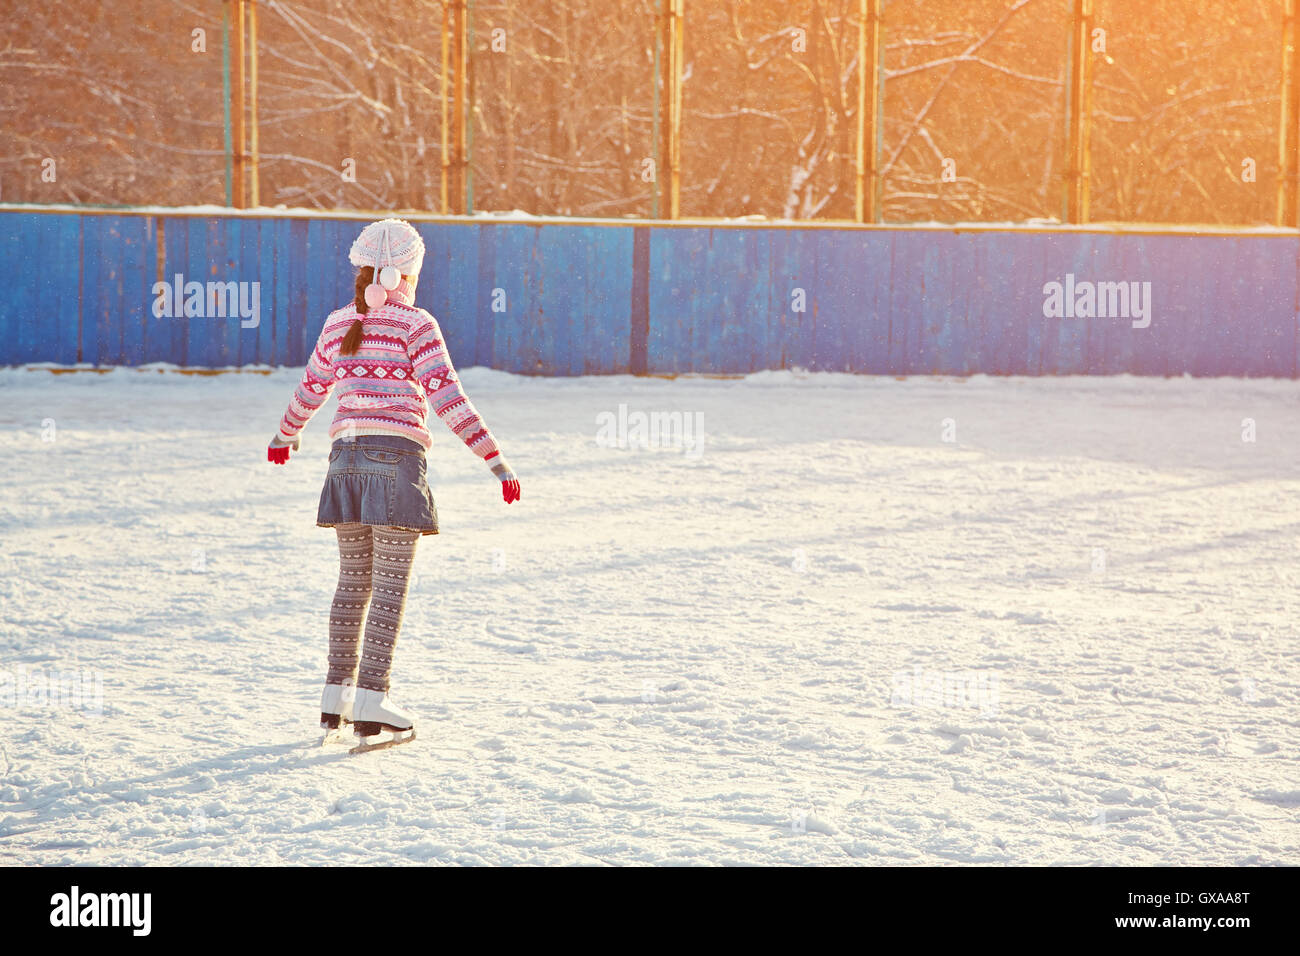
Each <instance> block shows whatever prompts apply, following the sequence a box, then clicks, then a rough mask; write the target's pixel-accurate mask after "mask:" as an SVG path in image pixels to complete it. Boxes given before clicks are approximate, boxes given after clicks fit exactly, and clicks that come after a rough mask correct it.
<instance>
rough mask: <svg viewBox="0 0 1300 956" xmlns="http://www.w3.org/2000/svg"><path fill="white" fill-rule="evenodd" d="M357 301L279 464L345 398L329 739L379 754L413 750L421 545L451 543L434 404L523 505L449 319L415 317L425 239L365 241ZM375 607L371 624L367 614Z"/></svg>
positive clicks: (334, 332)
mask: <svg viewBox="0 0 1300 956" xmlns="http://www.w3.org/2000/svg"><path fill="white" fill-rule="evenodd" d="M348 258H349V260H350V261H351V263H352V264H353V265H354V266H357V267H358V272H357V280H356V299H355V301H354V302H352V303H351V304H349V305H347V306H345V307H344V308H341V309H339V310H337V311H335V312H332V313H330V315H329V317H328V318H327V319H326V320H325V327H324V328H323V329H321V333H320V338H319V339H318V340H317V342H316V347H315V349H313V351H312V354H311V358H310V360H309V361H308V362H307V368H306V370H305V371H304V372H303V375H302V380H301V381H300V382H299V383H298V387H297V389H295V391H294V393H293V397H292V398H291V399H290V400H289V408H288V410H287V411H286V412H285V414H284V418H283V419H282V420H281V422H280V430H279V432H278V433H277V434H276V436H275V437H274V438H272V439H271V444H270V446H269V447H268V448H267V459H268V460H269V461H271V462H274V463H275V464H278V465H282V464H284V463H285V462H287V461H288V460H289V450H290V449H293V450H294V451H297V450H298V448H299V440H300V439H299V434H300V432H301V431H302V429H303V427H304V426H305V425H306V424H307V422H308V421H309V420H310V419H311V417H312V415H314V414H315V413H316V411H317V410H319V409H320V407H321V406H322V405H323V404H325V400H326V399H327V398H328V397H329V394H330V392H331V391H332V390H334V389H335V388H336V387H337V389H338V396H339V403H338V411H337V412H336V413H335V415H334V421H333V422H332V423H331V424H330V430H329V434H330V438H332V439H334V442H333V445H332V446H331V448H330V462H329V472H328V474H327V475H326V478H325V487H324V488H323V489H321V496H320V505H319V507H318V509H317V513H316V524H317V525H319V526H320V527H323V528H333V529H334V530H335V533H336V535H337V536H338V543H339V580H338V588H337V590H336V591H335V593H334V601H333V604H332V605H331V607H330V623H329V671H328V674H327V675H326V678H325V690H324V693H323V694H322V695H321V707H320V709H321V727H322V728H323V729H324V730H325V732H326V735H327V737H328V735H330V734H331V733H332V732H335V731H337V730H339V729H340V727H341V725H342V724H347V723H351V724H352V726H353V730H354V732H355V733H356V735H357V736H358V737H360V738H361V742H360V745H359V746H358V748H357V749H369V748H370V746H372V745H369V744H367V742H366V741H367V738H370V737H374V736H377V735H379V734H380V733H381V732H383V731H388V732H390V733H392V734H393V737H392V738H391V739H390V740H388V741H386V742H381V743H379V744H375V745H373V746H385V745H388V744H391V743H402V742H405V741H406V740H410V739H413V738H414V736H415V725H414V722H413V721H412V719H411V715H410V714H409V713H407V712H406V711H405V710H403V709H402V708H401V707H398V706H397V705H396V704H394V703H393V702H392V701H391V700H390V699H389V697H388V689H389V676H390V674H391V671H392V666H393V650H394V648H395V646H396V644H397V637H398V633H399V631H400V629H401V626H402V613H403V610H404V607H405V604H406V588H407V582H408V581H409V579H410V574H411V563H412V561H413V559H414V557H415V546H416V543H417V542H418V541H419V539H420V537H421V536H422V535H426V534H437V533H438V512H437V509H436V508H435V506H434V502H433V495H432V494H431V492H430V491H429V485H428V482H427V478H426V466H425V451H426V450H427V449H428V448H429V446H430V445H431V444H432V436H431V435H430V434H429V430H428V428H427V427H426V424H425V420H426V417H427V414H428V409H429V405H432V406H433V410H434V413H435V414H436V415H437V416H438V417H439V418H440V419H442V421H443V422H444V423H445V424H446V425H447V427H448V428H450V429H451V430H452V431H453V432H454V433H455V434H456V435H457V436H458V437H459V438H460V439H461V440H462V441H463V442H464V443H465V444H466V445H468V446H469V448H470V450H471V451H473V452H474V454H476V455H478V456H479V457H480V458H482V459H483V460H484V461H485V462H487V464H488V465H489V466H490V467H491V469H492V472H493V474H495V475H496V476H497V478H498V479H500V481H501V494H502V497H503V498H504V500H505V502H506V504H510V503H511V502H512V501H517V500H518V499H519V497H520V488H519V479H518V478H516V477H515V474H514V472H513V471H511V469H510V466H509V465H508V464H507V463H506V460H505V456H504V455H502V454H501V450H500V448H498V447H497V443H496V440H495V439H494V438H493V437H492V433H491V432H490V431H488V427H487V425H486V424H484V422H483V419H482V418H481V417H480V416H479V414H478V412H477V411H476V410H475V408H474V406H473V405H472V404H471V403H470V400H469V398H468V397H467V396H466V395H465V392H464V390H463V389H462V388H461V384H460V380H459V378H458V377H457V375H456V369H455V368H454V367H453V366H452V363H451V356H450V355H448V354H447V348H446V345H445V344H444V343H443V338H442V331H441V330H440V329H439V328H438V322H437V320H436V319H435V318H434V317H433V316H432V315H430V314H429V313H428V312H426V311H425V310H424V309H419V308H416V307H415V304H414V303H415V288H416V285H417V283H418V282H419V275H420V265H421V263H422V262H423V260H424V242H423V240H422V239H421V238H420V234H419V233H418V232H416V231H415V229H414V228H413V227H412V226H411V225H410V224H409V223H407V222H404V221H403V220H400V219H383V220H380V221H379V222H374V223H371V224H370V225H368V226H366V228H365V229H363V230H362V231H361V235H360V236H358V237H357V240H356V242H354V243H353V244H352V250H351V252H350V253H349V255H348ZM367 607H368V608H369V613H368V614H367Z"/></svg>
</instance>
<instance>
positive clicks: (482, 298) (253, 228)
mask: <svg viewBox="0 0 1300 956" xmlns="http://www.w3.org/2000/svg"><path fill="white" fill-rule="evenodd" d="M416 225H417V228H418V229H419V230H420V232H421V234H422V235H423V237H424V239H425V243H426V246H427V249H428V251H427V255H426V259H425V269H424V272H423V275H422V278H421V282H420V289H419V291H418V293H417V302H418V303H419V304H420V305H422V306H423V307H425V308H427V309H429V311H431V312H432V313H433V314H434V315H435V316H437V318H438V320H439V324H440V325H441V326H442V329H443V333H444V335H445V336H446V339H447V344H448V347H449V349H450V351H451V353H452V355H453V356H454V358H455V360H456V362H457V363H458V364H459V365H461V366H468V365H489V366H492V367H495V368H502V369H506V370H509V371H515V372H523V373H528V374H546V375H581V374H594V373H621V372H627V371H635V372H649V373H652V374H656V373H658V374H673V373H684V372H703V373H744V372H749V371H756V370H760V369H769V368H790V367H796V366H797V367H804V368H811V369H828V370H836V371H852V372H866V373H874V374H892V375H908V374H936V373H937V374H953V375H968V374H973V373H978V372H985V373H990V374H1025V375H1040V374H1047V375H1058V374H1116V373H1132V374H1140V375H1181V374H1184V373H1187V374H1192V375H1241V376H1260V375H1267V376H1280V377H1295V376H1296V374H1297V369H1298V368H1300V365H1298V362H1300V335H1297V316H1298V302H1297V299H1298V295H1297V274H1298V271H1300V238H1298V237H1297V236H1295V235H1294V234H1290V233H1279V234H1273V235H1250V234H1246V233H1238V234H1223V235H1213V236H1209V235H1206V236H1197V235H1191V234H1186V233H1178V234H1175V233H1159V232H1151V233H1139V232H1125V231H1111V232H1107V231H1096V232H1085V231H1067V230H1049V229H1016V228H1008V229H1006V230H1001V229H974V230H972V229H961V228H952V229H933V228H924V229H923V228H914V229H909V228H905V227H894V228H888V229H856V228H814V227H799V226H779V227H774V226H749V225H736V224H727V225H721V224H718V225H714V224H700V223H686V224H680V225H668V224H662V223H621V222H618V223H616V222H610V223H597V222H574V223H567V222H531V221H524V222H513V221H495V222H492V221H488V222H480V221H475V220H460V221H449V220H438V221H421V222H417V223H416ZM361 226H362V223H361V222H360V221H358V220H357V219H354V218H345V219H329V218H319V217H311V218H302V217H298V218H295V217H293V216H292V215H290V216H286V217H275V216H267V217H258V216H220V215H215V216H206V215H188V214H180V213H177V214H165V215H157V214H150V213H143V212H142V213H135V212H131V211H121V212H112V213H98V212H94V213H92V212H86V213H78V212H62V211H60V212H55V211H40V210H27V209H24V210H4V211H0V270H2V271H3V274H4V275H5V276H6V277H7V278H6V283H5V288H4V293H3V295H0V364H21V363H27V362H56V363H72V362H78V361H82V362H89V363H93V364H98V365H115V364H127V365H134V364H140V363H144V362H160V361H161V362H172V363H175V364H178V365H185V366H198V367H223V366H231V365H247V364H272V365H289V366H297V365H301V364H303V363H304V362H305V361H306V358H307V356H308V354H309V352H310V349H311V347H312V345H313V344H314V343H315V340H316V336H317V334H318V333H319V330H320V327H321V325H322V323H323V322H324V320H325V317H326V316H327V315H328V314H329V313H330V312H331V311H333V310H334V309H337V308H339V307H341V306H343V305H345V304H346V303H347V302H349V301H351V299H352V296H353V270H352V268H351V266H350V265H349V264H348V262H347V252H348V249H349V247H350V245H351V243H352V240H353V239H354V238H355V236H356V233H357V232H358V230H359V229H360V228H361ZM178 276H179V277H180V279H179V281H180V283H181V287H180V288H179V290H176V289H173V288H172V285H173V284H174V283H176V282H177V277H178ZM158 282H163V283H165V284H166V285H165V286H164V287H163V288H164V292H163V293H161V295H162V297H163V298H164V299H165V300H166V301H165V304H166V305H167V306H168V307H169V308H172V307H174V305H175V304H176V303H177V302H179V303H180V307H181V314H180V315H169V314H163V315H156V314H155V313H154V306H155V302H156V301H157V300H158V299H159V296H160V293H159V292H158V291H156V289H155V283H158ZM208 282H221V283H226V282H236V283H249V284H251V283H257V284H258V303H257V304H258V307H259V308H258V322H257V323H256V325H251V324H250V326H249V327H245V326H244V325H242V324H241V317H240V316H239V315H233V316H226V317H221V316H208V317H203V316H189V317H187V316H186V315H185V314H184V304H185V301H186V289H185V285H186V284H188V283H198V284H199V285H198V286H196V287H193V288H199V289H201V290H203V296H204V300H205V305H206V283H208ZM1070 282H1074V283H1075V284H1076V287H1077V288H1079V289H1082V288H1083V286H1084V285H1085V284H1088V283H1092V284H1093V290H1092V291H1094V292H1096V291H1098V289H1099V288H1100V287H1098V286H1097V285H1096V284H1097V283H1115V282H1124V283H1131V282H1137V283H1139V284H1141V283H1150V289H1151V301H1150V302H1149V303H1148V304H1149V307H1150V309H1151V323H1150V326H1149V327H1147V328H1135V327H1134V318H1133V316H1131V315H1127V314H1125V315H1108V316H1104V317H1096V316H1093V317H1082V318H1080V317H1073V316H1070V315H1050V314H1047V311H1048V310H1045V308H1044V303H1045V301H1046V298H1047V296H1046V292H1045V290H1046V287H1047V284H1048V283H1060V284H1061V285H1062V294H1064V289H1065V287H1066V286H1067V284H1068V283H1070ZM1139 288H1144V287H1143V286H1141V285H1139ZM1112 291H1114V290H1112ZM1081 294H1083V293H1081ZM1094 301H1096V297H1094ZM1118 301H1119V300H1117V302H1118ZM205 315H206V312H205Z"/></svg>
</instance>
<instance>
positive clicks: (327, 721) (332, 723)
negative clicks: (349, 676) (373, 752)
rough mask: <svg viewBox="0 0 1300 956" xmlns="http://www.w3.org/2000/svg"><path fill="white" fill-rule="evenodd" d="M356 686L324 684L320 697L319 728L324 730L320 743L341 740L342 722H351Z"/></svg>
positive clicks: (349, 684)
mask: <svg viewBox="0 0 1300 956" xmlns="http://www.w3.org/2000/svg"><path fill="white" fill-rule="evenodd" d="M355 697H356V688H355V687H353V686H352V684H351V682H349V683H346V684H326V685H325V691H324V693H322V694H321V697H320V729H321V730H323V731H325V736H324V737H323V738H322V739H321V745H322V746H323V745H325V744H327V743H338V742H340V741H342V740H343V727H342V725H343V724H350V723H352V709H353V701H354V698H355Z"/></svg>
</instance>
